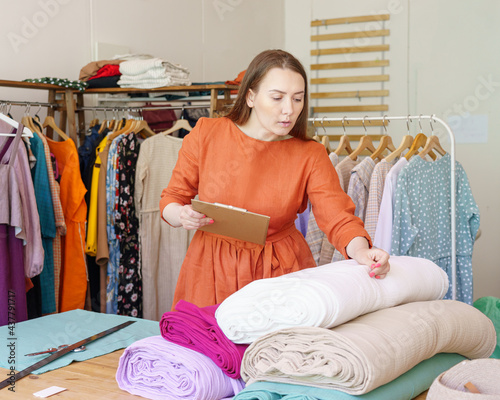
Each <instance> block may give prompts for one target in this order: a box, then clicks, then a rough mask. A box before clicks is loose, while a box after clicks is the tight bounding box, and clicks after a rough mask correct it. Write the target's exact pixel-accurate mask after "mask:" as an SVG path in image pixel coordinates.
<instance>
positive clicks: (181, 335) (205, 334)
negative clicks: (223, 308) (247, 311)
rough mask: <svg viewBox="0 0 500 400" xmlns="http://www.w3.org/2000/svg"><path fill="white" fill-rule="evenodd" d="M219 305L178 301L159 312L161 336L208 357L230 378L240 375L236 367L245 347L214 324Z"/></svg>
mask: <svg viewBox="0 0 500 400" xmlns="http://www.w3.org/2000/svg"><path fill="white" fill-rule="evenodd" d="M218 306H219V305H218V304H216V305H214V306H209V307H203V308H200V307H198V306H196V305H195V304H192V303H188V302H187V301H184V300H181V301H179V302H178V303H177V304H176V306H175V309H176V310H177V311H168V312H166V313H165V314H163V317H162V318H161V320H160V331H161V336H162V337H163V338H164V339H166V340H168V341H170V342H173V343H176V344H178V345H180V346H183V347H186V348H188V349H191V350H195V351H197V352H199V353H202V354H204V355H206V356H207V357H209V358H210V359H211V360H212V361H213V362H214V363H215V364H216V365H217V366H218V367H219V368H221V369H222V371H223V372H224V373H225V374H226V375H227V376H229V377H231V378H235V379H237V378H241V375H240V367H241V360H242V359H243V354H244V353H245V350H246V349H247V347H248V346H246V345H241V344H234V343H233V342H231V341H230V340H229V339H228V338H227V337H226V335H224V333H223V332H222V330H221V329H220V328H219V326H218V325H217V320H216V319H215V310H216V309H217V307H218Z"/></svg>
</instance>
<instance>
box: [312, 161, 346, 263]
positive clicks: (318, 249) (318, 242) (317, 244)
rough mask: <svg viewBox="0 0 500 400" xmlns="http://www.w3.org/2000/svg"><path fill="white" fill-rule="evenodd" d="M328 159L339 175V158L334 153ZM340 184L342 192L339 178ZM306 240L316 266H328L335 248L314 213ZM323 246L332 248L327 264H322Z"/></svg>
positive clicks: (341, 182)
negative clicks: (320, 227)
mask: <svg viewBox="0 0 500 400" xmlns="http://www.w3.org/2000/svg"><path fill="white" fill-rule="evenodd" d="M328 157H329V158H330V161H331V162H332V165H333V166H334V167H335V171H336V172H337V173H338V171H337V165H338V164H339V156H338V155H337V154H335V153H333V152H332V153H330V154H329V155H328ZM339 182H340V186H341V188H342V190H344V186H343V184H344V182H343V180H342V179H340V178H339ZM305 238H306V241H307V244H308V246H309V249H310V250H311V253H312V255H313V258H314V261H315V262H316V265H322V264H326V263H329V262H330V261H331V259H332V256H333V251H334V250H335V248H334V247H333V246H332V245H331V244H329V242H328V238H327V237H326V236H325V234H324V232H322V231H321V229H319V226H318V224H317V223H316V217H315V216H314V212H313V211H310V212H309V218H308V220H307V231H306V235H305ZM323 246H327V247H328V248H331V255H330V257H329V258H328V257H327V259H328V261H327V262H325V263H322V262H321V261H320V260H321V254H322V250H323V249H326V247H323Z"/></svg>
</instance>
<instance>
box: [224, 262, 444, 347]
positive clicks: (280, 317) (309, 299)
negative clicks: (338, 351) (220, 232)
mask: <svg viewBox="0 0 500 400" xmlns="http://www.w3.org/2000/svg"><path fill="white" fill-rule="evenodd" d="M390 263H391V272H390V273H389V274H388V275H387V277H386V278H385V279H380V280H378V279H373V278H370V276H369V274H368V273H369V267H367V266H365V265H359V264H357V263H356V261H354V260H348V261H340V262H336V263H331V264H327V265H323V266H320V267H316V268H309V269H305V270H302V271H297V272H294V273H291V274H287V275H283V276H280V277H277V278H270V279H261V280H258V281H254V282H252V283H250V284H248V285H247V286H245V287H244V288H242V289H240V290H239V291H237V292H236V293H233V294H232V295H231V296H229V297H228V298H227V299H226V300H224V301H223V302H222V303H221V305H220V306H219V308H218V309H217V311H216V313H215V317H216V319H217V323H218V324H219V326H220V327H221V329H222V331H223V332H224V334H225V335H226V336H227V337H228V338H229V339H230V340H232V341H233V342H235V343H252V342H253V341H255V340H256V339H257V338H259V337H260V336H262V335H265V334H267V333H270V332H273V331H277V330H279V329H284V328H291V327H295V326H308V327H321V328H332V327H334V326H336V325H340V324H342V323H344V322H347V321H349V320H352V319H354V318H356V317H358V316H359V315H363V314H366V313H369V312H373V311H376V310H380V309H383V308H388V307H393V306H396V305H399V304H404V303H409V302H415V301H426V300H439V299H442V298H443V297H444V295H445V294H446V292H447V290H448V286H449V283H448V277H447V275H446V273H445V272H444V271H443V270H442V269H441V268H439V267H438V266H437V265H436V264H434V263H433V262H432V261H429V260H425V259H421V258H416V257H407V256H398V257H391V259H390Z"/></svg>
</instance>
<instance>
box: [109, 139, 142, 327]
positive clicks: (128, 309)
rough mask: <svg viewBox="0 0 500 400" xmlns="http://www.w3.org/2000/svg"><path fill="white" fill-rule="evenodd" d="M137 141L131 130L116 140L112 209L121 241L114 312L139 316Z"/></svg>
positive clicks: (140, 292) (140, 303) (140, 279)
mask: <svg viewBox="0 0 500 400" xmlns="http://www.w3.org/2000/svg"><path fill="white" fill-rule="evenodd" d="M139 147H140V146H139V140H138V139H137V136H136V134H135V133H134V132H131V133H129V134H127V135H125V136H124V137H123V138H122V139H121V140H120V142H119V143H118V147H117V152H118V168H117V171H116V173H117V181H118V187H119V191H118V207H117V209H116V210H115V232H116V237H117V238H118V241H119V243H120V265H119V267H118V292H117V303H118V306H117V313H118V314H119V315H128V316H131V317H138V318H142V278H141V264H140V259H139V233H138V230H139V220H138V219H137V215H136V212H135V205H134V187H135V167H136V164H137V157H138V156H139Z"/></svg>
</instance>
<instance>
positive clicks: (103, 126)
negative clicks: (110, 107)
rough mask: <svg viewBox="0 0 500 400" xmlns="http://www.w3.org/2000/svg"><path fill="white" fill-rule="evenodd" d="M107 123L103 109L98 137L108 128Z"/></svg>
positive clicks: (106, 116)
mask: <svg viewBox="0 0 500 400" xmlns="http://www.w3.org/2000/svg"><path fill="white" fill-rule="evenodd" d="M108 124H109V121H108V115H107V113H106V109H104V119H103V120H102V123H101V127H100V128H99V131H98V133H99V135H100V134H101V133H103V132H104V129H106V128H107V127H108Z"/></svg>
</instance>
